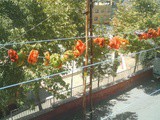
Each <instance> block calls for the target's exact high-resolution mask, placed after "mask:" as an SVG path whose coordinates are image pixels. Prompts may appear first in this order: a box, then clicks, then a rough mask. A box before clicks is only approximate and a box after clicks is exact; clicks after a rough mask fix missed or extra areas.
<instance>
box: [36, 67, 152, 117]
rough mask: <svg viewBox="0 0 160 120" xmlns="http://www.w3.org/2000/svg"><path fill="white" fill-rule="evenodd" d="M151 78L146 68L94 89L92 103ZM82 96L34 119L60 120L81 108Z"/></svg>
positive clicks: (150, 71)
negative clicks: (119, 80) (128, 76)
mask: <svg viewBox="0 0 160 120" xmlns="http://www.w3.org/2000/svg"><path fill="white" fill-rule="evenodd" d="M151 78H152V70H148V71H146V72H143V73H140V74H138V75H136V76H133V77H131V78H129V79H128V80H124V81H121V82H120V83H117V84H115V85H112V86H110V87H107V88H105V89H101V90H96V92H94V93H93V104H95V103H97V102H100V101H101V100H103V99H107V98H110V97H112V96H113V95H115V94H118V93H120V92H123V91H125V90H129V89H131V88H133V87H134V86H135V85H137V84H139V83H141V82H143V81H144V80H150V79H151ZM86 99H87V105H88V104H89V96H87V98H86ZM82 100H83V99H82V97H80V98H78V99H75V100H73V101H70V102H68V103H65V104H62V105H60V106H58V107H57V108H56V109H53V110H52V111H50V112H48V113H45V114H43V115H41V116H38V117H37V118H34V120H61V117H62V116H63V117H64V116H65V115H68V114H70V113H72V114H74V113H75V112H76V111H77V110H80V109H82Z"/></svg>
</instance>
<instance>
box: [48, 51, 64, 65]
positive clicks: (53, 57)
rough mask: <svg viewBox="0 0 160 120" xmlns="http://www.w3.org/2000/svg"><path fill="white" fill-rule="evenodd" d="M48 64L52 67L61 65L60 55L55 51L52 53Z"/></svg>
mask: <svg viewBox="0 0 160 120" xmlns="http://www.w3.org/2000/svg"><path fill="white" fill-rule="evenodd" d="M50 64H51V65H52V66H53V67H54V68H60V67H61V66H62V60H61V56H60V55H59V54H57V53H55V54H52V55H51V56H50Z"/></svg>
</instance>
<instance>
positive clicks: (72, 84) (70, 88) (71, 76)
mask: <svg viewBox="0 0 160 120" xmlns="http://www.w3.org/2000/svg"><path fill="white" fill-rule="evenodd" d="M73 69H74V61H72V76H71V88H70V90H71V97H72V96H73V91H72V90H73V89H72V88H73Z"/></svg>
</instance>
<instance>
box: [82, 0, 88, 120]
mask: <svg viewBox="0 0 160 120" xmlns="http://www.w3.org/2000/svg"><path fill="white" fill-rule="evenodd" d="M88 23H89V0H86V25H85V35H86V38H85V39H86V53H85V63H84V64H85V66H87V65H88ZM86 78H87V68H85V69H84V70H83V119H84V120H86Z"/></svg>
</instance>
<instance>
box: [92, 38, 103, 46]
mask: <svg viewBox="0 0 160 120" xmlns="http://www.w3.org/2000/svg"><path fill="white" fill-rule="evenodd" d="M93 42H94V43H96V44H98V45H99V46H100V47H104V46H105V43H106V41H105V39H104V38H96V39H94V40H93Z"/></svg>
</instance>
